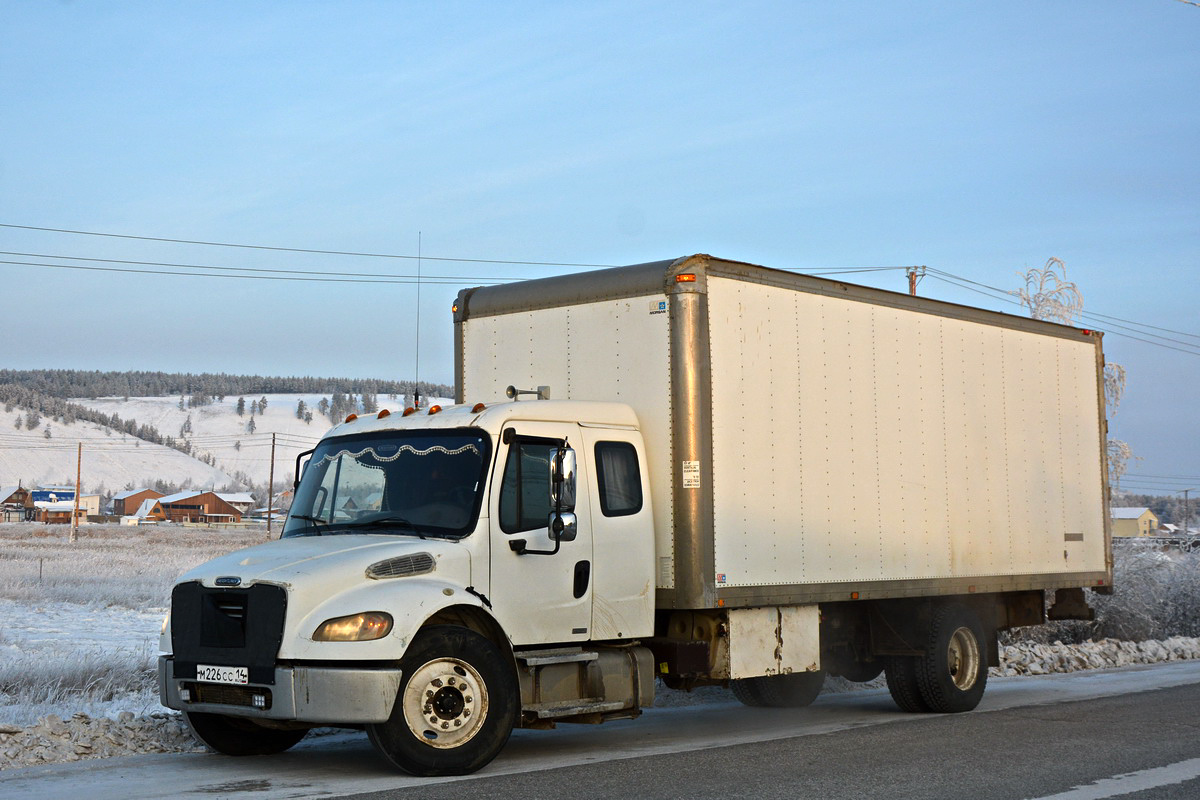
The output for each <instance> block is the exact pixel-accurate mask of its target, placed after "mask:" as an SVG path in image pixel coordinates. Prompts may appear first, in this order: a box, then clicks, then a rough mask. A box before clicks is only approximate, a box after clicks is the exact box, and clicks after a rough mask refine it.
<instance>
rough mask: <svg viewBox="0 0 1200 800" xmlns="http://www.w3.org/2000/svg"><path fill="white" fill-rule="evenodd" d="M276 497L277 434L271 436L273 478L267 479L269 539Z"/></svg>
mask: <svg viewBox="0 0 1200 800" xmlns="http://www.w3.org/2000/svg"><path fill="white" fill-rule="evenodd" d="M274 497H275V434H273V433H272V434H271V476H270V477H269V478H267V538H268V539H270V538H271V517H272V516H273V512H274V511H275V504H274V503H273V502H271V501H272V500H273V499H274Z"/></svg>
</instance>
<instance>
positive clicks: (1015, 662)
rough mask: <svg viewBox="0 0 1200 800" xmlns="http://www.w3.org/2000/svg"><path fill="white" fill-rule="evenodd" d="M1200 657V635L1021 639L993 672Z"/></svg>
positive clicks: (1065, 669)
mask: <svg viewBox="0 0 1200 800" xmlns="http://www.w3.org/2000/svg"><path fill="white" fill-rule="evenodd" d="M1189 658H1200V639H1196V638H1193V637H1190V636H1173V637H1171V638H1170V639H1166V640H1164V641H1156V640H1150V641H1145V642H1124V641H1120V640H1117V639H1101V640H1100V641H1098V642H1092V641H1087V642H1083V643H1081V644H1063V643H1062V642H1054V644H1040V643H1032V642H1020V643H1017V644H1010V645H1006V646H1003V647H1001V648H1000V661H1001V666H1000V667H999V668H998V669H997V668H993V669H992V674H993V675H1004V676H1008V675H1046V674H1048V673H1051V672H1077V671H1079V670H1083V669H1104V668H1106V667H1124V666H1128V665H1130V664H1157V663H1159V662H1162V661H1184V660H1186V659H1189Z"/></svg>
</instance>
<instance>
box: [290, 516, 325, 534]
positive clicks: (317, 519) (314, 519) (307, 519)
mask: <svg viewBox="0 0 1200 800" xmlns="http://www.w3.org/2000/svg"><path fill="white" fill-rule="evenodd" d="M288 518H289V519H302V520H304V521H305V522H315V523H316V524H318V525H324V526H326V527H328V526H329V520H327V519H321V518H320V517H310V516H308V515H307V514H289V515H288ZM318 535H320V534H318Z"/></svg>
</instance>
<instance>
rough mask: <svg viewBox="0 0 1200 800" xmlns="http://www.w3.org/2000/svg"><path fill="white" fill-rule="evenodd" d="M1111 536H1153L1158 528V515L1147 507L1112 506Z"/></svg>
mask: <svg viewBox="0 0 1200 800" xmlns="http://www.w3.org/2000/svg"><path fill="white" fill-rule="evenodd" d="M1111 512H1112V523H1113V536H1153V535H1154V534H1155V532H1156V531H1157V530H1158V517H1157V516H1155V514H1154V512H1153V511H1151V510H1150V509H1148V508H1114V509H1111Z"/></svg>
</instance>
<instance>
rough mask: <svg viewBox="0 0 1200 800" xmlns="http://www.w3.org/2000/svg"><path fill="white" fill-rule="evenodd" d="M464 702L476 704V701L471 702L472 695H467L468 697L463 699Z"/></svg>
mask: <svg viewBox="0 0 1200 800" xmlns="http://www.w3.org/2000/svg"><path fill="white" fill-rule="evenodd" d="M463 702H464V703H471V702H474V701H473V700H471V696H470V695H467V696H466V697H464V698H463Z"/></svg>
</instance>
